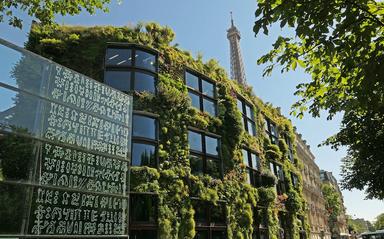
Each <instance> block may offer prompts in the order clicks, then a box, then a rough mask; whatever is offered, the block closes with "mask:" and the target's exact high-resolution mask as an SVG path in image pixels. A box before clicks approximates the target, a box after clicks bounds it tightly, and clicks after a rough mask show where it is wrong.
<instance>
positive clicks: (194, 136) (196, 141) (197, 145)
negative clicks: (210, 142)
mask: <svg viewBox="0 0 384 239" xmlns="http://www.w3.org/2000/svg"><path fill="white" fill-rule="evenodd" d="M201 137H202V136H201V134H199V133H196V132H193V131H188V142H189V147H190V149H191V150H196V151H199V152H202V151H203V147H202V140H201Z"/></svg>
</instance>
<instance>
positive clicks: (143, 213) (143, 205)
mask: <svg viewBox="0 0 384 239" xmlns="http://www.w3.org/2000/svg"><path fill="white" fill-rule="evenodd" d="M130 215H131V221H133V222H156V199H155V197H153V196H152V195H143V194H131V210H130Z"/></svg>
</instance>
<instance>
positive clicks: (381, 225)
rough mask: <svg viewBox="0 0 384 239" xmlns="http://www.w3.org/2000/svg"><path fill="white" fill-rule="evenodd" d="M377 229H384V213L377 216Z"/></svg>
mask: <svg viewBox="0 0 384 239" xmlns="http://www.w3.org/2000/svg"><path fill="white" fill-rule="evenodd" d="M375 229H376V230H383V229H384V213H382V214H380V215H379V216H377V217H376V221H375Z"/></svg>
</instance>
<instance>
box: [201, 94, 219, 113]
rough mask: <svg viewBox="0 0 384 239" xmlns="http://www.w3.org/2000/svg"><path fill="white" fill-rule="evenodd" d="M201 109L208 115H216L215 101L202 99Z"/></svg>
mask: <svg viewBox="0 0 384 239" xmlns="http://www.w3.org/2000/svg"><path fill="white" fill-rule="evenodd" d="M203 109H204V112H207V113H208V114H210V115H212V116H213V115H216V104H215V102H213V101H211V100H208V99H205V98H204V99H203Z"/></svg>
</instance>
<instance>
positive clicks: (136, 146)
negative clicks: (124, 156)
mask: <svg viewBox="0 0 384 239" xmlns="http://www.w3.org/2000/svg"><path fill="white" fill-rule="evenodd" d="M132 166H148V167H156V147H155V146H154V145H149V144H140V143H133V144H132Z"/></svg>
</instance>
